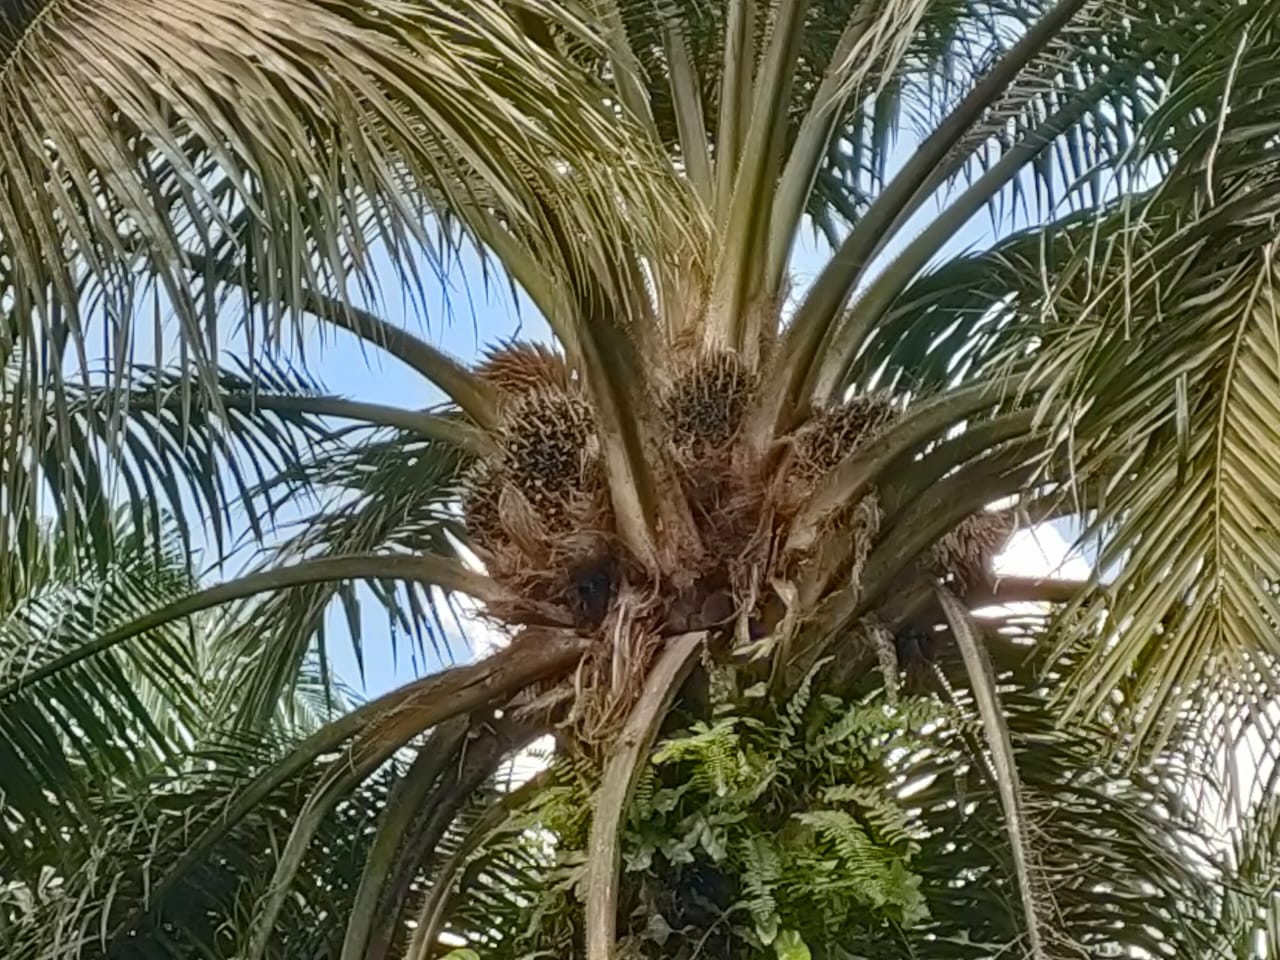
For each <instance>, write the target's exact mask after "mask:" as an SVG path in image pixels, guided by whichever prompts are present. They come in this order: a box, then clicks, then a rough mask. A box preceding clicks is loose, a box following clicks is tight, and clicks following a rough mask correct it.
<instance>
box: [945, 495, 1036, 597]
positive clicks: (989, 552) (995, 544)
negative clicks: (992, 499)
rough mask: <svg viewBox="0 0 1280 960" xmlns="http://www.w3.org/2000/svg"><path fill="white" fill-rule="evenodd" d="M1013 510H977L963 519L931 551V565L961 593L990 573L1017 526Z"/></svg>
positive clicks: (980, 581) (977, 583)
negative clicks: (997, 555) (993, 563)
mask: <svg viewBox="0 0 1280 960" xmlns="http://www.w3.org/2000/svg"><path fill="white" fill-rule="evenodd" d="M1016 525H1017V524H1016V520H1015V518H1014V516H1013V514H1012V513H1011V512H1008V511H1000V512H987V511H982V512H980V513H975V514H974V515H973V516H971V517H967V518H965V519H964V520H962V521H961V522H960V523H959V524H958V525H957V526H956V527H955V529H953V530H952V531H951V532H950V533H948V534H947V535H946V536H944V537H943V538H942V539H941V540H939V541H938V542H937V543H935V544H934V545H933V547H932V548H931V549H930V551H929V566H930V568H931V569H932V570H933V572H934V573H936V574H938V575H939V576H942V577H945V578H946V579H947V580H948V581H949V582H950V583H951V584H952V585H953V587H955V588H956V589H958V590H959V591H960V592H961V593H964V592H967V591H968V590H970V589H972V588H973V587H976V586H978V585H979V584H980V583H982V581H983V579H984V578H986V577H988V576H990V574H991V564H992V561H993V560H994V559H995V556H996V554H997V553H999V552H1000V551H1001V550H1002V549H1003V548H1004V546H1005V544H1006V543H1008V542H1009V537H1010V536H1012V535H1013V531H1014V529H1015V527H1016Z"/></svg>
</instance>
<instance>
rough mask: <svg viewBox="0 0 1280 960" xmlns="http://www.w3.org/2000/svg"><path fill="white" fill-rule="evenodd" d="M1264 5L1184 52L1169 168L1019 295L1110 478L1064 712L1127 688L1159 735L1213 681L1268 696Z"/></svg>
mask: <svg viewBox="0 0 1280 960" xmlns="http://www.w3.org/2000/svg"><path fill="white" fill-rule="evenodd" d="M1264 8H1265V9H1264ZM1270 12H1271V11H1270V6H1269V5H1262V6H1260V7H1258V8H1253V7H1251V8H1249V9H1247V10H1245V9H1240V10H1238V11H1235V12H1234V13H1233V15H1232V16H1231V17H1229V18H1227V19H1226V20H1225V21H1224V23H1223V25H1222V26H1221V27H1220V28H1219V29H1218V30H1215V31H1213V32H1212V33H1209V34H1207V35H1206V36H1205V37H1204V38H1203V40H1202V44H1203V45H1204V47H1206V48H1209V49H1216V50H1218V51H1220V52H1221V54H1222V55H1221V56H1220V57H1217V58H1213V57H1208V56H1206V57H1205V58H1204V59H1197V60H1195V61H1190V62H1188V64H1187V66H1186V67H1185V68H1184V69H1183V70H1182V71H1180V72H1179V74H1178V75H1177V76H1176V77H1175V83H1174V86H1173V90H1172V94H1171V97H1170V102H1169V104H1168V105H1167V106H1166V107H1165V108H1164V110H1163V111H1162V113H1161V114H1160V115H1158V116H1157V117H1154V118H1153V119H1152V125H1151V128H1150V130H1149V131H1148V132H1147V136H1148V137H1149V138H1160V139H1162V140H1164V141H1169V142H1173V143H1177V144H1178V149H1179V154H1180V155H1179V159H1178V165H1177V167H1176V168H1175V169H1174V170H1173V171H1172V172H1171V173H1170V175H1169V177H1168V179H1167V180H1166V181H1165V182H1164V183H1162V184H1161V185H1160V187H1159V188H1158V189H1156V190H1154V191H1153V192H1152V193H1151V194H1149V195H1148V196H1145V197H1141V196H1140V197H1133V198H1128V199H1126V200H1125V201H1124V202H1122V203H1119V204H1117V205H1116V207H1115V208H1114V209H1112V210H1108V211H1107V212H1106V213H1105V214H1103V215H1102V216H1101V218H1100V219H1099V220H1098V221H1097V222H1096V223H1095V224H1094V225H1093V226H1092V227H1091V228H1090V229H1087V230H1086V229H1081V230H1080V231H1079V232H1077V233H1075V234H1068V235H1066V236H1065V237H1063V238H1062V239H1063V241H1064V242H1063V244H1062V250H1061V254H1059V255H1055V259H1056V260H1057V262H1059V263H1061V264H1062V268H1061V269H1060V270H1057V271H1055V272H1054V273H1052V274H1049V275H1048V276H1049V282H1048V285H1047V286H1046V287H1045V288H1044V291H1043V293H1041V294H1040V297H1039V298H1037V297H1035V296H1034V295H1033V296H1031V297H1028V298H1027V301H1028V306H1029V307H1031V310H1028V311H1027V313H1028V314H1030V313H1031V312H1032V311H1035V313H1036V315H1037V318H1036V320H1035V321H1032V322H1033V323H1035V324H1036V329H1037V330H1038V333H1039V336H1040V337H1041V338H1042V343H1043V347H1042V349H1041V350H1040V351H1038V353H1037V371H1036V374H1035V380H1036V382H1037V383H1038V384H1040V385H1043V386H1044V388H1045V390H1046V392H1045V394H1044V400H1043V409H1044V411H1045V418H1046V420H1047V422H1049V423H1051V424H1052V426H1053V427H1054V428H1055V429H1056V430H1057V431H1058V433H1057V436H1058V437H1059V438H1061V440H1062V442H1063V445H1064V448H1066V447H1069V448H1070V450H1071V457H1072V469H1073V471H1074V474H1075V476H1076V477H1077V478H1080V479H1083V480H1089V479H1090V478H1096V479H1097V480H1099V481H1100V482H1101V485H1102V489H1101V493H1102V498H1101V500H1100V501H1099V503H1098V504H1097V505H1098V506H1099V507H1100V510H1099V512H1098V515H1097V519H1096V522H1095V530H1096V531H1097V532H1100V533H1102V534H1104V537H1105V539H1104V543H1105V546H1104V549H1103V551H1102V553H1101V555H1100V557H1099V567H1100V569H1102V570H1108V571H1113V572H1114V579H1113V581H1112V582H1111V584H1110V586H1109V587H1108V588H1107V589H1106V591H1105V594H1104V596H1105V599H1106V601H1107V602H1106V606H1105V608H1104V609H1103V610H1100V611H1099V615H1098V616H1096V617H1092V618H1076V619H1073V620H1072V621H1071V622H1070V625H1069V628H1068V635H1067V638H1066V641H1065V642H1074V641H1075V640H1077V639H1081V638H1083V637H1086V636H1088V637H1091V638H1093V639H1094V640H1095V645H1094V647H1093V649H1092V652H1091V653H1090V655H1089V656H1088V657H1086V658H1085V659H1084V661H1083V662H1082V664H1081V670H1082V673H1081V674H1080V676H1079V678H1078V679H1079V686H1078V687H1077V688H1076V690H1075V691H1074V692H1073V695H1072V697H1071V698H1070V706H1071V707H1072V708H1076V709H1087V710H1090V711H1094V710H1097V709H1099V708H1100V707H1101V705H1102V703H1103V701H1104V700H1105V699H1107V698H1109V697H1111V696H1112V691H1113V690H1115V689H1117V688H1118V687H1119V688H1121V689H1123V692H1124V697H1125V703H1126V716H1127V717H1128V719H1129V720H1131V721H1133V722H1135V723H1136V725H1137V726H1136V729H1137V730H1139V731H1140V732H1141V733H1142V734H1143V735H1144V736H1146V737H1148V738H1149V740H1150V742H1151V743H1152V744H1153V745H1154V744H1158V743H1159V742H1160V740H1161V739H1162V738H1163V737H1165V736H1168V735H1169V734H1170V732H1171V729H1172V725H1173V724H1174V723H1176V722H1177V718H1178V717H1179V715H1180V713H1181V712H1182V710H1183V708H1184V707H1187V706H1191V705H1193V704H1194V702H1195V700H1196V698H1197V697H1198V696H1199V694H1198V691H1200V690H1202V689H1203V686H1204V684H1205V683H1206V682H1209V681H1210V680H1211V678H1212V684H1213V685H1214V686H1219V685H1221V684H1223V683H1225V682H1226V681H1228V680H1230V681H1232V682H1238V683H1240V684H1242V685H1243V686H1244V687H1246V688H1247V687H1249V686H1252V687H1253V689H1254V690H1255V694H1256V697H1257V698H1258V699H1265V698H1267V697H1269V696H1270V691H1272V690H1274V671H1273V667H1272V666H1271V665H1272V664H1274V662H1275V657H1276V654H1277V652H1280V647H1278V646H1277V644H1276V642H1275V636H1276V627H1275V625H1276V623H1277V622H1280V606H1278V604H1277V597H1276V593H1275V590H1274V583H1275V581H1276V578H1277V571H1278V570H1280V553H1277V548H1276V544H1275V542H1274V538H1273V537H1272V536H1271V534H1270V530H1271V528H1272V526H1273V524H1272V523H1271V521H1270V519H1269V518H1270V517H1271V515H1272V513H1273V512H1274V509H1275V506H1276V504H1275V502H1274V496H1273V494H1272V493H1271V491H1272V490H1273V489H1274V481H1275V480H1276V479H1278V477H1277V475H1276V474H1275V471H1274V469H1273V466H1272V458H1271V457H1270V456H1269V454H1268V452H1267V451H1268V450H1269V449H1270V445H1271V440H1270V438H1271V436H1272V434H1273V432H1274V431H1273V429H1272V426H1273V424H1274V422H1275V418H1276V417H1277V415H1280V408H1277V406H1276V404H1275V402H1274V397H1275V396H1276V394H1277V391H1278V390H1280V383H1277V380H1276V369H1277V366H1278V364H1277V356H1280V354H1278V353H1277V343H1280V339H1278V337H1277V330H1278V329H1280V328H1278V327H1277V324H1276V316H1277V306H1276V302H1275V295H1274V289H1273V288H1274V282H1275V268H1274V264H1273V261H1272V251H1271V245H1272V242H1273V239H1274V230H1273V228H1272V226H1271V223H1272V220H1271V218H1272V211H1274V209H1275V208H1276V198H1277V196H1280V194H1278V193H1277V185H1278V182H1277V181H1276V178H1275V161H1274V158H1273V153H1274V149H1273V147H1272V146H1271V143H1270V140H1269V138H1270V137H1271V136H1273V135H1274V131H1275V125H1274V123H1272V124H1267V123H1266V122H1264V121H1262V119H1261V118H1260V117H1259V116H1258V115H1257V113H1256V110H1255V108H1254V107H1253V103H1254V102H1255V101H1254V98H1255V97H1256V96H1259V95H1260V91H1263V90H1265V89H1266V86H1267V84H1268V83H1269V82H1270V81H1269V80H1267V79H1265V77H1269V76H1270V75H1269V74H1267V73H1266V70H1267V67H1266V64H1267V63H1268V62H1269V61H1270V60H1271V59H1272V58H1273V57H1274V56H1275V54H1276V52H1277V49H1280V48H1277V46H1276V43H1275V37H1274V31H1273V30H1272V29H1271V21H1270V19H1268V18H1269V15H1270ZM1264 75H1265V76H1264ZM1231 78H1235V79H1236V80H1238V81H1239V82H1240V83H1242V84H1245V86H1234V85H1233V83H1232V82H1229V80H1230V79H1231ZM1246 90H1247V91H1248V92H1247V93H1246V92H1245V91H1246ZM1233 91H1235V92H1233ZM1215 112H1217V115H1218V117H1219V122H1218V123H1216V124H1210V125H1208V126H1207V127H1203V126H1202V127H1201V128H1199V130H1198V131H1196V132H1194V133H1190V132H1189V133H1186V134H1184V135H1182V136H1181V137H1179V135H1178V131H1179V130H1185V129H1186V128H1187V126H1188V125H1189V124H1190V123H1191V115H1193V114H1197V113H1202V114H1203V113H1207V114H1208V115H1210V116H1212V115H1214V113H1215ZM1206 169H1208V170H1209V173H1208V174H1206ZM1011 349H1012V348H1011Z"/></svg>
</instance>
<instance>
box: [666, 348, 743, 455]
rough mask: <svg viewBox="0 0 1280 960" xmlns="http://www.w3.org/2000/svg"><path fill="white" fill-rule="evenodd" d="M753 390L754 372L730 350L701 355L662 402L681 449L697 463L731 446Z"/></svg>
mask: <svg viewBox="0 0 1280 960" xmlns="http://www.w3.org/2000/svg"><path fill="white" fill-rule="evenodd" d="M755 389H756V377H755V374H754V373H753V372H752V371H750V370H748V369H747V368H746V367H745V366H744V365H743V363H742V361H741V360H740V359H739V358H738V357H737V355H735V354H732V353H715V354H711V355H708V356H704V357H701V358H699V359H698V360H697V361H695V362H694V363H692V364H690V365H689V366H688V367H687V368H686V369H684V370H683V371H681V373H680V374H679V375H678V376H677V377H676V380H675V383H673V384H672V386H671V389H670V390H669V391H668V392H667V395H666V397H665V399H664V403H663V409H664V413H665V416H666V421H667V429H668V431H669V435H670V438H671V442H672V444H673V445H674V447H675V449H676V451H677V453H678V454H680V455H681V456H682V458H684V459H685V460H686V461H696V460H698V459H701V458H702V457H705V456H706V455H707V454H710V453H714V452H716V451H720V450H723V449H724V448H725V447H727V446H728V445H729V443H730V442H731V441H732V440H733V438H734V437H735V436H736V435H737V433H738V428H739V427H740V426H741V425H742V418H743V417H744V416H745V415H746V411H747V407H748V406H749V405H750V403H751V400H752V397H753V396H754V395H755Z"/></svg>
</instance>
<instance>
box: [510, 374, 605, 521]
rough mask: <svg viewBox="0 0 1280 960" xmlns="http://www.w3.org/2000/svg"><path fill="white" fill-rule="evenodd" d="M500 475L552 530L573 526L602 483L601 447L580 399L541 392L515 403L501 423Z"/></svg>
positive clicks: (541, 389) (586, 406)
mask: <svg viewBox="0 0 1280 960" xmlns="http://www.w3.org/2000/svg"><path fill="white" fill-rule="evenodd" d="M499 447H500V448H501V451H502V455H501V456H502V472H503V475H504V477H505V478H506V480H507V481H508V482H509V483H511V484H513V485H514V486H515V488H516V489H517V490H519V492H520V493H521V494H523V496H524V498H525V499H526V500H528V502H529V503H530V504H531V505H532V507H533V509H534V510H535V511H536V513H537V515H538V518H539V520H540V521H541V522H542V523H543V524H545V525H546V527H547V528H548V529H550V530H556V529H567V528H569V527H572V526H573V525H574V523H573V521H574V519H575V514H576V512H577V511H578V510H579V509H580V508H581V507H583V506H584V505H585V503H586V502H588V501H591V500H592V499H593V493H594V492H595V488H596V487H597V486H598V485H599V483H600V470H599V455H600V450H599V448H600V445H599V441H598V440H597V438H596V433H595V423H594V421H593V419H592V416H591V407H590V405H589V404H588V403H587V402H586V400H585V399H583V398H582V397H581V396H579V395H577V394H576V393H573V392H567V391H564V390H559V389H556V388H553V387H539V388H535V389H532V390H528V391H525V392H524V393H522V394H520V395H519V396H518V397H515V398H513V400H512V402H511V404H510V405H509V407H508V408H507V409H506V411H505V413H504V417H503V424H502V436H501V438H500V442H499Z"/></svg>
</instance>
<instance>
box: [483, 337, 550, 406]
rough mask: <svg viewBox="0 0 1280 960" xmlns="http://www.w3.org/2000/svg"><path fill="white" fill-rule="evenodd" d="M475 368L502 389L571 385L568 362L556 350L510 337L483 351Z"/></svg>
mask: <svg viewBox="0 0 1280 960" xmlns="http://www.w3.org/2000/svg"><path fill="white" fill-rule="evenodd" d="M475 372H476V373H477V374H478V375H479V376H481V377H483V378H484V379H485V380H488V381H489V382H490V383H492V384H493V385H494V386H496V387H498V389H500V390H502V391H503V392H505V393H508V394H512V395H518V394H521V393H528V392H529V391H530V390H539V389H545V388H551V389H554V390H559V391H561V392H567V391H568V390H569V389H570V385H571V384H570V379H571V378H570V374H569V366H568V364H567V363H565V359H564V357H563V356H561V355H560V354H559V353H556V352H555V351H554V350H552V349H551V348H550V347H547V346H544V345H542V344H540V343H532V342H529V341H524V340H511V341H509V342H507V343H504V344H501V345H499V346H496V347H490V348H489V349H488V350H486V351H485V355H484V359H483V360H481V361H480V363H479V364H478V365H477V366H476V368H475Z"/></svg>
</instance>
